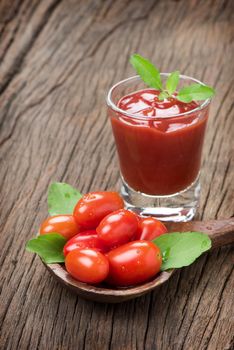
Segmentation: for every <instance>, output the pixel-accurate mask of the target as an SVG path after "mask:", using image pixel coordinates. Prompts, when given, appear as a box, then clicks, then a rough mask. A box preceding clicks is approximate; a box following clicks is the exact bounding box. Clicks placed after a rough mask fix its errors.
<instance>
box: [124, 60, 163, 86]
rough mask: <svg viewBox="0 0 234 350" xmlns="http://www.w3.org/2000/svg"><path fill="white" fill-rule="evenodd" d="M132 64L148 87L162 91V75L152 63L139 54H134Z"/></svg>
mask: <svg viewBox="0 0 234 350" xmlns="http://www.w3.org/2000/svg"><path fill="white" fill-rule="evenodd" d="M130 63H131V64H132V66H133V68H134V69H135V70H136V71H137V73H138V74H139V75H140V77H141V79H142V80H143V81H144V82H145V83H146V84H147V85H148V86H150V87H152V88H154V89H157V90H162V81H161V77H160V73H159V71H158V69H157V68H156V67H155V66H154V65H153V64H152V63H151V62H150V61H148V60H147V59H146V58H144V57H142V56H140V55H138V54H134V55H132V56H131V57H130Z"/></svg>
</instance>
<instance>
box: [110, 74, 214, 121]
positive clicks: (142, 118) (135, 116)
mask: <svg viewBox="0 0 234 350" xmlns="http://www.w3.org/2000/svg"><path fill="white" fill-rule="evenodd" d="M160 75H161V76H165V77H167V76H169V75H170V73H160ZM180 78H182V79H187V80H192V82H194V83H198V84H201V85H206V84H204V83H203V82H201V81H200V80H198V79H195V78H192V77H189V76H188V75H183V74H180ZM137 79H141V78H140V76H139V75H134V76H132V77H129V78H126V79H123V80H121V81H119V82H118V83H116V84H114V85H113V86H112V87H111V88H110V89H109V91H108V93H107V95H106V103H107V106H108V107H111V108H112V109H113V110H114V111H115V112H118V113H121V114H123V115H125V116H127V117H131V118H134V119H141V120H154V119H169V118H175V117H180V116H187V115H190V114H193V113H195V112H198V111H201V110H202V109H204V108H205V107H207V106H208V105H209V104H210V102H211V99H212V98H211V97H210V98H207V99H206V100H204V101H203V102H202V104H201V105H199V106H198V107H196V108H194V109H192V110H190V111H188V112H183V113H179V114H172V115H170V116H168V117H167V116H166V117H162V116H158V117H157V116H155V117H152V116H145V115H140V114H133V113H129V112H126V111H125V110H123V109H121V108H119V107H118V106H117V105H116V104H115V103H114V102H113V101H112V93H113V91H114V90H115V89H116V88H117V87H118V86H120V85H121V84H123V83H126V82H128V81H131V80H137ZM137 91H140V90H137Z"/></svg>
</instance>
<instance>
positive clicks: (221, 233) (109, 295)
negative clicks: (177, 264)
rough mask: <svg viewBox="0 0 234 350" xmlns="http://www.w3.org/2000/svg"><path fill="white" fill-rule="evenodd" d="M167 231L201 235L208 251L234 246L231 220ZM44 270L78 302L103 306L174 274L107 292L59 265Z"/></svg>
mask: <svg viewBox="0 0 234 350" xmlns="http://www.w3.org/2000/svg"><path fill="white" fill-rule="evenodd" d="M167 227H168V230H169V232H187V231H199V232H204V233H206V234H208V235H209V237H210V238H211V240H212V248H217V247H221V246H223V245H226V244H231V243H234V218H231V219H226V220H212V221H206V222H202V221H191V222H181V223H168V224H167ZM45 266H46V268H47V269H48V270H49V271H50V272H51V273H52V274H53V275H54V276H55V277H56V278H57V280H59V281H60V282H61V283H62V284H63V285H64V286H66V287H67V288H69V289H70V290H72V291H74V292H75V293H76V294H78V295H79V296H81V297H82V298H84V299H88V300H93V301H97V302H103V303H120V302H123V301H127V300H130V299H133V298H136V297H139V296H141V295H143V294H145V293H148V292H150V291H152V290H153V289H155V288H157V287H158V286H160V285H161V284H163V283H164V282H166V281H167V280H168V279H169V278H170V277H171V275H172V274H173V272H174V271H175V270H168V271H163V272H161V273H159V274H158V275H157V276H156V277H155V278H154V279H153V280H151V281H149V282H146V283H144V284H141V285H138V286H134V287H128V288H109V287H107V286H105V285H98V286H92V285H90V284H86V283H82V282H79V281H77V280H75V279H74V278H73V277H72V276H71V275H70V274H68V273H67V271H66V269H65V267H64V265H63V264H45Z"/></svg>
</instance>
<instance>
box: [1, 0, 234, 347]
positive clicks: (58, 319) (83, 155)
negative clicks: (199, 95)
mask: <svg viewBox="0 0 234 350" xmlns="http://www.w3.org/2000/svg"><path fill="white" fill-rule="evenodd" d="M233 13H234V6H233V2H232V1H231V0H230V1H228V0H221V1H218V0H217V1H211V0H207V1H199V0H190V1H186V0H181V1H170V0H164V1H162V0H161V1H154V0H147V1H144V2H143V1H140V0H132V1H125V0H119V1H111V0H105V1H101V0H96V1H92V0H87V1H85V0H83V1H76V0H67V1H65V0H41V1H29V0H23V1H17V0H14V1H11V5H9V1H6V0H5V1H4V0H2V1H1V2H0V37H1V41H0V105H1V109H0V145H1V167H0V179H1V181H0V186H1V187H0V188H1V202H0V212H1V216H0V227H1V231H0V234H1V241H2V242H3V244H2V250H1V256H0V264H1V272H0V278H1V299H0V324H1V330H0V348H1V349H4V350H5V349H22V350H24V349H51V350H54V349H59V350H65V349H69V350H72V349H79V350H80V349H94V350H95V349H97V350H105V349H114V350H123V349H124V350H135V349H136V350H141V349H146V350H152V349H160V350H164V349H165V350H168V349H193V350H196V349H197V350H201V349H209V350H214V349H218V350H220V349H231V348H232V346H233V342H234V339H233V333H234V322H233V296H232V294H233V293H232V291H233V287H234V278H233V249H232V248H231V247H227V248H222V249H220V250H217V251H215V252H212V253H209V254H206V255H205V256H203V257H202V258H200V259H199V261H197V262H196V263H195V264H194V265H192V266H190V267H188V268H185V269H183V270H181V271H178V272H177V273H176V274H175V276H173V277H172V279H171V280H170V281H169V282H168V283H167V284H166V285H165V286H163V287H162V288H160V289H159V290H157V291H155V292H153V293H150V294H149V295H147V296H144V297H142V298H139V299H137V300H134V301H130V302H127V303H124V304H120V305H107V304H106V305H101V304H100V305H99V304H95V303H91V302H86V301H84V300H82V299H79V298H78V297H76V296H75V295H73V294H71V293H70V292H68V291H66V290H65V289H63V288H62V287H61V286H60V285H59V284H58V283H57V282H56V281H55V280H53V279H52V278H51V276H50V275H49V274H48V273H47V272H46V271H45V269H44V267H43V265H42V264H41V263H40V261H39V259H38V258H37V257H34V256H33V255H31V254H29V253H27V252H25V250H24V246H25V242H26V240H27V239H29V238H30V237H32V235H33V234H34V233H35V232H36V231H37V229H38V226H39V224H40V222H41V221H42V220H43V218H45V217H46V215H47V208H46V189H47V187H48V184H49V183H50V182H51V181H55V180H57V181H65V182H68V183H70V184H72V185H74V186H76V187H78V188H79V189H80V190H81V191H82V192H83V193H85V192H87V191H89V190H95V189H100V188H102V189H107V188H108V189H110V188H112V189H118V186H119V174H118V163H117V157H116V152H115V148H114V142H113V137H112V134H111V128H110V124H109V122H108V119H107V114H106V106H105V94H106V92H107V90H108V88H109V87H110V86H111V85H112V84H113V83H114V82H117V81H118V80H120V79H123V78H125V77H128V76H131V75H133V74H134V73H133V70H132V68H131V67H130V65H129V63H128V59H129V56H130V54H131V53H133V52H139V53H141V54H144V55H145V56H146V57H150V58H151V59H152V60H153V61H154V62H155V63H156V64H157V66H158V67H160V69H161V70H162V71H171V70H174V69H180V70H181V72H183V73H184V74H187V75H191V76H195V77H197V78H198V79H201V80H203V81H205V82H206V83H208V84H210V85H215V87H216V89H217V95H216V97H215V99H214V101H213V102H212V105H211V110H210V120H209V125H208V129H207V134H206V142H205V148H204V157H203V173H202V176H201V181H202V186H203V187H202V196H201V203H200V210H199V215H198V217H199V218H202V219H211V218H221V217H230V216H233V194H234V189H233V181H232V177H233V159H232V155H233V136H232V135H233V109H232V108H233V104H232V103H233V76H234V74H233V73H234V71H233V64H232V61H233V26H232V20H233Z"/></svg>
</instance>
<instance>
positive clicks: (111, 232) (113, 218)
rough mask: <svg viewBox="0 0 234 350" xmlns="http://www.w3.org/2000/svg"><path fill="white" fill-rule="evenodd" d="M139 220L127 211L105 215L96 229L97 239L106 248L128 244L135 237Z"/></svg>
mask: <svg viewBox="0 0 234 350" xmlns="http://www.w3.org/2000/svg"><path fill="white" fill-rule="evenodd" d="M138 222H139V219H138V217H137V215H136V214H134V213H132V212H131V211H129V210H125V209H120V210H117V211H115V212H113V213H111V214H109V215H107V216H106V217H105V218H104V219H103V220H102V221H101V222H100V224H99V226H98V227H97V234H98V237H99V238H100V239H101V240H102V241H103V243H104V244H105V245H106V246H108V247H112V248H113V247H117V246H119V245H121V244H124V243H127V242H129V241H130V240H131V239H132V238H133V237H134V235H135V233H136V231H137V228H138Z"/></svg>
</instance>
